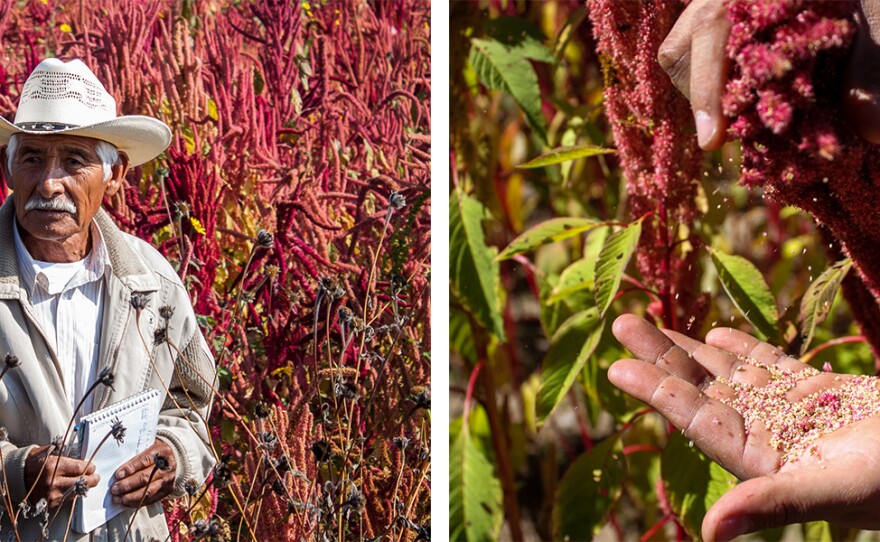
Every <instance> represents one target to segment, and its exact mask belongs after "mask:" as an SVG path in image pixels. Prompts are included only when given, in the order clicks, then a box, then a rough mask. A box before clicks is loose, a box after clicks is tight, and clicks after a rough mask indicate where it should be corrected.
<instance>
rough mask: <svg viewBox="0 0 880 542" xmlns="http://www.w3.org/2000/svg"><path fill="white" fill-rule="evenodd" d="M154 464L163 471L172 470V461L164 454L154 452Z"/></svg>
mask: <svg viewBox="0 0 880 542" xmlns="http://www.w3.org/2000/svg"><path fill="white" fill-rule="evenodd" d="M153 464H154V465H155V466H156V468H157V469H159V470H161V471H164V472H168V471H170V470H171V462H170V461H169V460H168V458H167V457H165V456H164V455H162V454H153Z"/></svg>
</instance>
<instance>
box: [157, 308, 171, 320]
mask: <svg viewBox="0 0 880 542" xmlns="http://www.w3.org/2000/svg"><path fill="white" fill-rule="evenodd" d="M159 316H161V317H162V318H164V319H166V320H171V317H172V316H174V307H172V306H171V305H162V306H161V307H159Z"/></svg>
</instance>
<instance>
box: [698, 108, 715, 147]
mask: <svg viewBox="0 0 880 542" xmlns="http://www.w3.org/2000/svg"><path fill="white" fill-rule="evenodd" d="M694 120H695V121H696V124H697V143H698V144H699V145H700V147H705V146H706V145H708V144H709V142H710V141H712V138H713V137H714V136H715V121H714V120H712V117H710V116H709V113H706V112H705V111H697V112H696V113H695V114H694Z"/></svg>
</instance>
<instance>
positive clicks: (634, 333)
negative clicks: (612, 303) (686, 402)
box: [611, 314, 710, 388]
mask: <svg viewBox="0 0 880 542" xmlns="http://www.w3.org/2000/svg"><path fill="white" fill-rule="evenodd" d="M611 331H612V332H613V333H614V336H615V337H617V340H619V341H620V342H621V343H623V345H624V346H626V347H627V348H628V349H629V351H630V352H632V353H633V354H634V355H635V356H636V357H638V358H639V359H642V360H644V361H647V362H648V363H652V364H654V365H657V366H658V367H661V368H662V369H663V370H665V371H668V372H669V373H671V374H674V375H675V376H678V377H680V378H682V379H683V380H685V381H687V382H689V383H690V384H692V385H694V386H697V387H700V388H702V387H704V385H705V384H707V383H708V380H710V378H709V374H708V373H707V372H706V371H705V370H704V369H703V367H701V366H700V364H698V363H696V362H694V360H693V359H691V358H690V356H689V355H688V353H687V352H685V351H684V350H682V349H681V348H679V347H678V346H676V345H675V343H674V342H672V340H670V339H669V337H667V336H666V335H664V334H663V333H661V332H660V330H658V329H657V328H656V327H654V326H653V325H652V324H651V323H650V322H648V321H647V320H645V319H644V318H639V317H638V316H635V315H633V314H624V315H622V316H619V317H618V318H617V319H616V320H615V321H614V324H613V325H612V326H611Z"/></svg>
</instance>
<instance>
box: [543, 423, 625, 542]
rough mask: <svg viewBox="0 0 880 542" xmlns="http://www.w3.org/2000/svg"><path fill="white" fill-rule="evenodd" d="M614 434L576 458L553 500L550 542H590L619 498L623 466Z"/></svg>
mask: <svg viewBox="0 0 880 542" xmlns="http://www.w3.org/2000/svg"><path fill="white" fill-rule="evenodd" d="M618 439H619V435H617V434H615V435H613V436H611V437H609V438H607V439H605V440H603V441H602V442H600V443H599V444H598V445H596V446H595V447H594V448H593V450H592V451H591V452H587V453H584V454H582V455H581V456H580V457H578V458H577V459H576V460H575V461H574V463H572V464H571V467H569V469H568V470H567V471H566V472H565V475H564V476H563V477H562V481H561V482H560V483H559V489H557V490H556V495H555V498H554V499H553V512H552V516H551V521H552V535H553V540H592V539H593V537H594V536H595V535H596V533H597V532H598V531H599V529H600V528H601V527H602V525H603V524H604V523H605V518H606V516H607V515H608V511H609V510H610V509H611V507H612V506H613V505H614V503H615V502H616V501H617V499H618V498H619V497H620V493H621V483H622V481H623V479H624V477H625V473H626V464H625V463H624V461H623V453H622V452H621V451H620V450H619V449H618Z"/></svg>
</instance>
